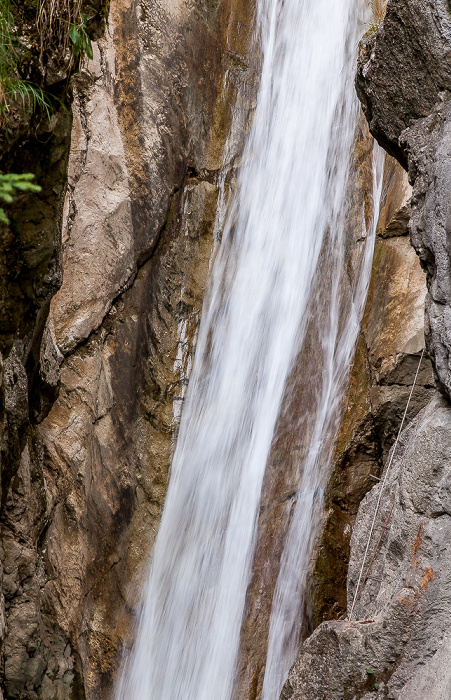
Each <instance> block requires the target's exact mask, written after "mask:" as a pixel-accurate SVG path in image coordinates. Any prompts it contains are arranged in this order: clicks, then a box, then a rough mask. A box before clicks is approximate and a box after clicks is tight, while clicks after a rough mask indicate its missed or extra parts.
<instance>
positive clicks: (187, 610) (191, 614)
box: [116, 0, 377, 700]
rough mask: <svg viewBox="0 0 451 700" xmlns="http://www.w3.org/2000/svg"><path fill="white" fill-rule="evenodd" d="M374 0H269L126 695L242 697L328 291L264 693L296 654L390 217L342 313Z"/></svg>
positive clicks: (277, 683)
mask: <svg viewBox="0 0 451 700" xmlns="http://www.w3.org/2000/svg"><path fill="white" fill-rule="evenodd" d="M365 5H366V0H362V1H361V2H360V3H359V2H356V0H283V1H282V2H281V0H259V1H258V8H257V26H258V30H259V41H260V42H261V47H262V54H263V59H262V72H261V83H260V90H259V95H258V103H257V108H256V112H255V115H254V119H253V123H252V127H251V131H250V134H249V138H248V141H247V145H246V147H245V152H244V154H243V165H242V167H241V169H240V173H239V180H238V186H237V191H236V194H235V197H234V201H233V203H232V204H231V208H230V212H229V215H228V217H227V220H226V223H225V225H224V230H223V234H222V240H221V244H220V246H219V247H218V250H217V251H216V255H215V259H214V263H213V265H212V270H211V275H210V281H209V288H208V291H207V295H206V300H205V303H204V308H203V312H202V320H201V324H200V328H199V336H198V342H197V350H196V356H195V359H194V364H193V369H192V374H191V379H190V383H189V387H188V392H187V396H186V399H185V404H184V407H183V412H182V417H181V423H180V429H179V435H178V440H177V446H176V449H175V453H174V457H173V463H172V468H171V475H170V484H169V489H168V493H167V497H166V502H165V507H164V512H163V516H162V521H161V526H160V531H159V534H158V537H157V540H156V544H155V548H154V552H153V554H152V560H151V563H150V567H149V574H148V578H147V582H146V584H145V590H144V598H143V607H142V612H141V616H140V620H139V625H138V629H137V638H136V643H135V648H134V651H133V653H132V655H131V657H130V659H128V661H127V663H126V667H125V670H124V673H123V674H122V678H121V680H120V682H119V686H118V688H117V691H116V697H117V698H118V699H119V700H147V699H149V700H212V698H213V697H214V698H215V700H231V699H232V697H233V686H234V675H235V668H236V663H237V656H238V650H239V642H240V629H241V624H242V617H243V610H244V605H245V598H246V590H247V587H248V583H249V577H250V569H251V565H252V557H253V553H254V548H255V542H256V529H257V521H258V513H259V504H260V496H261V490H262V482H263V478H264V474H265V468H266V465H267V460H268V455H269V452H270V448H271V444H272V441H273V437H274V430H275V426H276V422H277V419H278V416H279V414H280V411H281V404H282V400H283V397H284V395H285V393H286V385H287V379H288V377H289V375H290V372H291V371H292V369H293V363H294V362H295V360H296V357H297V356H298V353H299V350H300V348H301V347H302V344H303V342H304V339H305V334H306V328H307V324H308V319H309V317H310V315H311V313H312V309H315V308H319V307H318V305H320V307H321V317H322V318H325V319H326V322H325V327H324V331H323V332H322V340H321V347H318V361H321V363H322V371H321V382H320V386H318V390H317V391H316V393H315V395H316V396H317V400H316V401H315V405H316V409H315V416H314V418H313V419H312V421H311V422H310V424H309V436H310V437H309V439H310V447H309V450H308V455H309V456H308V459H307V462H306V463H305V464H304V465H303V477H302V479H303V481H302V484H301V488H300V496H299V497H298V500H297V504H296V507H295V509H294V513H293V517H292V520H291V529H290V532H289V534H288V537H287V540H286V546H285V550H284V554H283V557H282V561H281V569H280V575H279V580H278V583H277V588H276V593H275V596H274V604H273V613H272V616H271V627H270V635H269V646H268V663H267V669H266V676H265V681H264V698H265V700H276V699H277V698H278V693H279V691H280V688H281V685H282V683H283V681H284V678H285V675H286V672H287V669H288V666H289V664H290V663H291V662H292V660H293V655H294V650H295V646H296V641H297V635H296V632H295V631H293V630H295V628H296V620H297V621H299V615H300V608H301V606H302V585H303V583H302V581H301V580H300V577H299V572H300V571H301V570H302V568H303V566H304V564H305V560H306V558H308V556H309V554H310V547H311V542H312V538H313V535H314V528H313V523H314V522H316V520H317V517H316V513H317V512H318V510H319V505H320V502H321V486H322V485H323V484H324V479H325V476H324V474H327V460H328V456H329V455H330V451H331V449H332V448H331V445H332V444H333V440H332V439H329V440H326V439H325V438H326V436H327V437H328V438H331V437H332V438H333V435H334V433H335V430H336V424H337V415H338V408H339V403H340V400H341V398H342V391H343V385H344V381H345V379H346V375H347V371H348V368H349V363H350V361H351V359H352V352H353V347H354V344H355V339H356V334H357V331H358V325H359V321H360V316H361V312H362V308H363V303H364V299H365V294H366V289H367V283H368V277H369V267H370V263H371V255H372V248H371V244H372V233H374V222H372V224H371V227H370V228H372V229H373V231H372V233H371V231H367V230H366V228H365V222H364V221H362V231H361V232H359V236H358V237H361V238H362V239H365V240H364V242H363V248H364V251H365V252H364V254H363V255H362V260H361V263H360V273H357V274H356V276H355V278H356V280H357V281H356V283H355V284H354V286H352V288H351V292H350V294H349V295H348V296H349V299H348V305H347V307H346V309H347V310H346V313H347V317H346V318H345V319H343V318H340V317H339V310H340V309H343V308H344V305H343V303H342V287H343V284H342V279H341V278H342V276H343V275H344V274H346V273H345V271H344V270H345V268H346V263H345V258H344V255H345V247H346V246H345V238H346V235H345V228H346V216H345V214H346V206H347V205H346V197H347V194H348V192H349V177H350V168H351V161H352V148H353V139H354V135H355V132H356V126H357V123H358V117H359V111H358V106H357V100H356V98H355V96H354V89H353V73H354V65H355V54H356V48H357V42H358V37H359V33H361V32H362V27H363V18H364V15H365V9H366V8H365ZM375 180H377V178H375ZM374 194H375V196H376V197H377V191H375V193H374ZM365 241H366V242H365ZM323 269H324V275H323ZM322 278H324V281H327V284H325V285H324V286H321V279H322ZM318 285H319V286H318ZM313 301H314V303H313ZM325 450H326V452H325ZM320 464H323V465H325V468H323V469H322V471H321V469H319V465H320Z"/></svg>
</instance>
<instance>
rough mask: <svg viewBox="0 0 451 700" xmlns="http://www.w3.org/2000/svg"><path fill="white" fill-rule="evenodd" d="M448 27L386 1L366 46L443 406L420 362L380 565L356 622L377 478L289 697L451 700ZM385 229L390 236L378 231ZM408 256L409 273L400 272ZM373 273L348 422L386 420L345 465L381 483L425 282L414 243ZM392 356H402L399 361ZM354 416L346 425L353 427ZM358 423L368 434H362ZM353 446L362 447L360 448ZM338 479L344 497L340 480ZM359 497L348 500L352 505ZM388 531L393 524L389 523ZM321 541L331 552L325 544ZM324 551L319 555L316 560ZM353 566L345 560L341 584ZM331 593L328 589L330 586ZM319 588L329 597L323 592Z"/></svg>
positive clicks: (363, 65)
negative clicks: (404, 184) (334, 602)
mask: <svg viewBox="0 0 451 700" xmlns="http://www.w3.org/2000/svg"><path fill="white" fill-rule="evenodd" d="M450 27H451V11H450V7H449V3H445V2H440V1H439V2H415V1H414V2H412V3H403V2H398V1H397V0H389V2H388V4H387V12H386V16H385V18H384V20H383V21H382V22H381V23H380V25H379V27H378V29H377V32H376V34H375V37H373V38H372V39H371V40H370V41H369V42H368V43H367V44H366V45H364V46H363V47H362V48H361V54H360V61H359V69H358V75H357V81H356V82H357V91H358V94H359V97H360V99H361V101H362V104H363V107H364V111H365V114H366V116H367V119H368V122H369V125H370V129H371V131H372V133H373V134H374V135H375V137H376V138H377V139H378V141H379V142H380V143H381V144H382V145H383V146H384V147H385V148H386V149H387V150H388V152H389V153H391V154H393V155H394V156H395V157H396V158H397V159H398V160H399V161H400V163H402V164H403V165H404V167H406V168H407V167H408V171H409V180H410V182H411V184H412V185H413V192H412V198H411V218H410V223H409V232H410V237H411V241H412V244H413V246H414V247H415V250H416V253H417V254H418V256H419V258H420V262H421V265H422V267H423V269H424V271H425V272H426V283H427V293H426V297H425V307H426V315H425V327H424V332H425V340H426V346H427V349H428V353H429V356H430V358H431V361H432V369H433V371H434V376H435V384H436V386H437V388H438V389H439V391H440V392H441V393H442V394H443V395H444V396H445V397H446V398H443V397H441V396H440V394H439V392H438V391H437V389H435V390H434V389H432V381H431V375H430V369H427V367H424V369H423V370H422V371H421V372H420V375H419V386H418V387H417V389H416V390H415V392H414V394H413V398H412V402H413V403H412V414H413V415H414V414H415V413H416V412H417V411H418V409H419V408H421V406H424V404H425V403H426V402H428V403H427V406H426V407H425V408H423V409H422V410H421V411H420V413H419V414H418V416H417V417H416V418H414V419H413V420H412V422H411V423H410V424H409V426H408V427H407V428H406V429H405V430H404V432H403V434H402V436H401V440H400V445H399V448H398V452H397V454H396V456H395V459H394V462H393V465H392V468H391V471H390V473H389V475H388V478H387V485H386V488H385V490H384V493H383V496H382V499H381V506H380V509H379V511H378V515H377V518H376V527H375V530H374V533H373V535H372V538H371V541H370V546H369V556H368V559H367V563H366V564H365V569H364V572H366V571H367V569H368V566H369V564H370V562H371V559H372V557H373V555H374V560H373V561H372V563H371V567H370V569H369V571H368V575H367V577H366V578H364V585H363V587H361V590H360V589H359V593H358V600H357V604H356V607H355V610H354V611H353V614H352V618H351V619H352V621H349V616H350V614H351V608H352V601H353V598H354V595H355V592H356V586H357V581H358V577H359V573H360V569H361V565H362V559H363V556H364V550H365V548H366V544H367V538H368V536H369V533H370V526H371V522H372V519H373V515H374V510H375V507H376V503H377V499H378V496H379V490H380V489H381V484H380V483H376V485H375V486H373V488H372V489H371V490H370V491H369V492H368V493H367V495H366V496H365V497H364V499H363V501H362V502H361V505H360V507H359V509H358V515H357V519H356V521H355V525H354V526H353V529H352V536H351V528H352V522H349V521H346V518H345V519H344V522H345V527H347V533H348V537H350V550H349V549H348V551H350V561H349V570H348V572H347V591H346V594H345V592H344V590H343V596H342V599H341V615H342V617H345V616H346V615H347V619H345V620H336V621H333V622H332V621H327V622H323V623H322V624H320V625H319V626H318V627H317V628H316V630H315V631H314V632H313V634H312V635H311V636H310V637H309V639H308V640H307V641H306V642H305V643H304V645H303V647H302V648H301V651H300V654H299V657H298V660H297V661H296V663H295V665H294V666H293V668H292V671H291V673H290V676H289V679H288V681H287V683H286V685H285V687H284V690H283V693H282V696H281V697H282V698H284V699H288V698H293V700H294V699H295V698H296V699H300V698H309V700H315V699H316V698H318V700H320V699H321V700H322V698H324V697H327V698H337V700H338V698H340V699H341V698H349V700H351V699H353V698H368V699H369V698H373V697H384V698H387V699H393V700H395V699H402V700H411V699H412V700H414V699H415V698H419V697H421V696H422V697H424V696H425V695H426V696H427V697H430V698H433V699H434V700H435V699H436V698H437V700H438V699H439V698H445V697H448V695H449V694H450V685H449V672H448V671H449V658H450V644H449V639H448V636H449V635H448V626H447V623H446V620H447V616H448V609H449V600H448V599H449V591H450V581H448V578H449V561H448V559H449V556H448V538H449V532H448V529H447V528H448V524H447V518H448V514H447V506H446V501H447V498H448V496H447V491H448V487H447V486H446V485H445V484H447V483H448V480H449V472H450V463H449V445H448V441H449V434H450V420H451V418H450V416H451V414H450V408H449V403H448V401H447V400H446V399H449V396H450V389H451V384H450V365H449V348H450V336H449V326H450V323H449V307H450V300H449V294H448V287H449V281H450V275H449V260H448V258H449V255H448V248H449V242H448V230H447V225H448V209H449V184H450V183H449V172H450V164H449V156H448V151H449V134H448V132H449V126H448V125H449V120H450V116H451V113H450V108H449V97H448V92H447V91H448V90H449V85H450V79H451V69H450V67H449V66H450V64H449V54H450V51H451V34H450ZM388 218H390V217H388ZM378 233H379V235H380V236H382V237H383V234H382V232H381V231H379V232H378ZM387 244H388V247H386V246H387ZM382 246H384V247H382ZM401 260H403V262H402V267H404V266H405V267H404V270H405V272H404V274H402V273H401V267H399V265H400V263H401ZM375 265H379V266H380V267H381V270H382V271H384V270H385V274H386V275H387V277H385V282H383V283H382V284H380V283H378V282H377V281H376V282H375V279H377V278H375V277H374V270H373V281H372V285H371V289H370V295H369V299H368V307H367V313H366V315H365V319H364V323H363V329H362V330H363V334H364V338H365V343H364V344H363V343H362V341H361V345H360V346H359V347H360V349H359V348H358V351H357V357H356V366H358V367H359V368H360V369H359V372H358V373H359V374H360V377H365V372H367V373H368V372H369V375H368V374H367V375H366V376H367V377H373V378H375V379H376V386H375V387H374V386H373V388H372V389H371V390H367V391H365V390H364V389H363V386H362V384H363V385H367V380H364V381H363V382H360V381H357V382H356V384H355V387H354V388H353V384H352V381H351V394H350V397H351V400H350V402H349V404H348V412H350V414H351V416H352V413H353V412H354V413H355V415H354V419H352V420H355V418H356V417H358V416H359V414H360V415H361V416H365V411H367V410H368V408H365V406H366V407H369V406H371V412H373V411H374V409H375V415H376V416H377V414H378V404H379V408H380V410H381V412H380V414H379V418H377V419H376V421H375V423H373V424H372V432H369V433H368V438H365V437H364V434H365V426H366V422H365V421H366V419H364V420H363V421H362V422H361V423H359V420H360V419H358V418H357V423H355V422H354V423H353V425H354V427H353V428H352V430H351V435H353V437H352V439H351V441H350V442H348V443H347V441H346V439H345V441H344V444H345V445H346V444H348V445H349V446H351V449H350V451H349V452H348V453H347V456H346V459H345V461H344V464H346V463H347V466H348V468H349V467H351V468H352V465H353V462H354V460H355V447H357V448H358V449H360V451H361V457H360V458H359V459H357V463H358V462H359V461H360V462H361V463H363V462H364V461H368V472H369V473H372V474H375V476H379V477H380V476H381V475H382V474H383V473H384V472H383V471H381V472H379V471H375V467H376V464H375V463H374V462H373V457H372V449H373V448H374V446H375V445H379V457H378V459H379V460H380V465H381V466H382V465H383V464H385V468H387V467H386V465H387V448H388V447H389V445H390V444H391V443H393V438H394V432H395V430H396V424H397V425H398V426H399V423H400V406H399V405H398V408H396V400H394V397H395V393H396V394H397V395H398V397H399V399H400V400H401V402H402V403H405V399H406V395H407V393H408V385H409V384H410V383H411V381H412V372H414V371H415V364H416V362H415V357H418V351H419V350H420V348H421V346H422V344H423V343H422V338H421V324H419V323H418V321H417V323H416V324H415V323H413V324H411V322H410V321H408V317H409V316H410V318H411V320H413V319H414V318H415V317H416V318H417V319H419V317H420V313H421V306H422V299H423V298H424V288H423V291H421V284H420V278H419V276H418V270H417V271H415V267H414V261H413V259H412V251H409V250H408V245H407V240H406V239H405V238H389V239H388V240H386V241H383V240H382V238H381V239H380V240H379V241H378V243H377V244H376V253H375ZM409 270H410V271H409ZM383 279H384V274H382V277H381V280H383ZM415 280H417V281H415ZM406 283H407V286H409V285H412V289H414V288H415V287H416V288H417V292H414V294H413V296H412V297H411V302H413V303H412V304H411V303H410V302H409V303H408V304H407V308H406V312H404V301H402V299H403V294H402V291H401V288H400V286H399V285H400V284H401V285H404V284H406ZM390 287H392V290H390ZM396 287H398V289H396ZM391 291H393V293H394V296H393V299H395V300H397V301H398V303H399V313H398V314H397V313H396V312H395V310H394V307H393V305H392V304H391V303H390V301H389V298H388V297H391ZM386 295H388V296H386ZM406 298H408V297H406V296H405V295H404V299H406ZM377 299H379V304H381V303H382V304H383V308H384V309H385V311H384V313H380V312H378V308H380V306H379V305H378V304H377V303H375V300H377ZM401 301H402V303H401ZM378 315H379V319H378V318H377V316H378ZM390 316H392V320H390ZM405 321H406V322H407V323H406V329H409V332H408V334H407V335H406V336H405V337H404V341H403V342H404V351H403V350H402V348H401V346H398V347H397V349H396V352H395V353H394V355H393V353H392V352H391V351H390V350H389V351H388V353H387V352H386V351H385V350H382V348H383V346H384V345H386V346H387V348H388V349H389V348H390V347H392V348H393V349H394V348H395V347H396V341H395V343H394V344H393V341H394V338H395V336H396V329H397V328H398V329H399V328H402V326H403V323H404V322H405ZM368 324H369V325H368ZM415 325H416V326H417V328H416V330H415ZM371 327H372V330H371ZM368 331H370V332H369V333H368ZM407 336H410V338H408V337H407ZM402 338H403V333H402V332H401V336H400V339H401V340H402ZM365 346H366V350H365ZM403 352H404V353H405V355H404V358H403ZM392 356H394V357H396V362H395V363H394V364H393V363H392V360H391V357H392ZM359 358H360V359H359ZM354 373H355V370H354ZM402 384H405V390H404V396H403V397H402V393H403V391H399V389H402V386H401V385H402ZM398 392H399V393H398ZM415 394H417V395H416V396H415ZM431 395H432V396H431ZM353 396H354V399H353V398H352V397H353ZM401 397H402V399H401ZM385 401H387V402H388V403H385ZM411 417H412V416H411ZM408 418H409V416H408ZM346 422H347V419H346V418H345V422H344V427H346ZM356 425H360V427H359V428H358V430H357V431H356V432H355V433H354V432H353V431H354V430H355V426H356ZM362 428H363V432H362V433H361V435H360V437H359V432H360V431H361V430H362ZM342 433H343V431H342ZM355 438H357V443H356V444H355V447H352V444H353V439H355ZM384 443H385V447H383V445H384ZM339 446H340V443H339ZM346 449H348V448H346ZM353 453H354V456H353ZM363 471H364V472H365V471H366V470H365V469H364V470H363ZM349 474H351V471H350V472H349ZM343 475H344V476H345V475H346V470H345V471H344V473H343ZM356 476H357V473H356V474H354V475H353V476H352V478H351V482H350V483H352V485H353V486H352V487H351V489H350V493H356V492H354V491H353V489H354V488H355V484H356V483H358V481H359V478H358V476H357V482H356ZM332 483H333V482H332ZM336 485H338V487H339V488H338V494H340V480H338V483H337V484H336ZM345 490H346V489H345ZM365 490H366V489H365ZM350 493H348V494H347V500H346V499H345V501H344V503H346V508H348V505H347V504H348V503H349V495H350ZM362 495H363V493H362V492H361V493H360V495H359V497H358V498H357V501H356V503H355V506H354V507H357V506H358V504H359V501H360V498H361V497H362ZM331 498H332V501H331V502H332V511H331V512H330V513H329V516H328V520H327V525H326V534H327V531H328V529H329V530H330V531H331V535H330V541H332V542H335V541H336V540H338V541H340V538H339V537H337V526H336V525H334V523H337V522H338V523H339V522H340V521H341V520H343V518H341V520H340V517H337V513H338V515H340V511H337V508H336V506H334V505H333V504H334V502H339V500H340V498H341V494H340V497H339V499H338V501H337V498H336V494H334V491H333V490H331ZM351 503H352V499H351ZM331 516H332V517H331ZM385 524H387V529H384V526H385ZM338 534H339V533H338ZM379 540H380V543H379ZM378 543H379V546H378ZM321 546H324V544H322V545H321ZM325 546H326V549H325V552H326V553H327V537H326V540H325ZM332 549H333V548H332ZM345 550H346V548H345ZM345 550H344V551H345ZM321 557H322V550H321V548H320V558H319V563H321ZM331 561H336V559H334V558H332V559H329V560H328V559H327V558H326V559H325V562H326V565H330V563H331ZM326 568H327V566H326ZM324 569H325V567H324V566H323V567H322V568H320V570H319V574H320V575H321V574H323V573H324ZM345 571H346V568H345V566H343V567H342V580H344V574H345ZM326 581H327V577H326ZM327 590H328V589H327V586H326V591H327ZM329 590H330V591H332V584H331V585H330V587H329ZM318 591H319V592H321V587H319V589H318ZM331 599H333V597H331ZM345 606H346V607H345ZM326 617H327V615H326ZM329 617H331V615H329ZM323 619H325V618H324V617H323ZM318 621H320V620H319V619H318Z"/></svg>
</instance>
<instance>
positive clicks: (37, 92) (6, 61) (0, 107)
mask: <svg viewBox="0 0 451 700" xmlns="http://www.w3.org/2000/svg"><path fill="white" fill-rule="evenodd" d="M18 60H19V51H18V42H17V38H16V31H15V23H14V16H13V13H12V10H11V2H10V0H0V112H1V114H2V115H3V116H4V115H5V114H6V112H7V111H8V109H9V106H10V104H11V103H12V102H19V103H20V104H21V105H22V107H23V109H24V110H27V111H29V112H31V111H33V110H35V109H36V108H39V109H42V110H44V111H45V112H46V113H47V115H48V116H50V100H49V97H48V96H47V95H46V93H45V92H44V90H42V88H40V87H39V86H38V85H35V84H34V83H32V82H31V81H29V80H23V79H22V78H21V77H20V75H19V73H18V69H17V63H18Z"/></svg>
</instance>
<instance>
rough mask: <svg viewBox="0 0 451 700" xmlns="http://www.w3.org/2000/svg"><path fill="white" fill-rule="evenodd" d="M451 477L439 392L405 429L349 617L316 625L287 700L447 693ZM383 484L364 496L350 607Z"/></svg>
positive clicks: (450, 423)
mask: <svg viewBox="0 0 451 700" xmlns="http://www.w3.org/2000/svg"><path fill="white" fill-rule="evenodd" d="M450 479H451V408H450V407H449V405H448V403H447V402H446V401H445V400H444V399H443V398H441V397H440V396H439V395H438V394H437V395H436V396H435V397H434V399H433V400H432V401H431V402H430V403H429V405H428V406H427V407H426V408H425V409H423V411H422V412H421V413H420V414H419V415H418V416H417V418H416V419H414V420H413V421H412V423H411V424H410V426H409V427H408V428H407V429H406V430H405V431H404V432H403V434H402V438H401V441H400V445H399V450H398V452H397V456H396V457H395V459H394V462H393V465H392V468H391V471H390V473H389V475H388V478H387V484H386V487H385V489H384V493H383V497H382V499H381V508H380V511H379V513H378V516H377V519H376V528H375V531H374V533H373V536H372V538H371V543H370V548H369V553H370V557H371V556H372V555H373V553H374V552H375V550H376V546H377V542H378V540H379V538H380V535H381V532H382V528H383V525H384V523H385V522H386V519H387V516H388V514H389V513H390V511H391V508H392V505H393V510H392V514H391V517H390V520H389V527H388V529H387V530H386V531H385V534H384V535H383V537H382V540H381V545H380V547H379V549H378V550H377V552H376V555H375V558H374V561H373V564H372V566H371V569H370V572H369V574H368V577H367V579H366V581H365V584H364V586H363V588H362V590H361V593H360V595H359V598H358V602H357V604H356V607H355V610H354V612H353V616H352V621H349V620H347V621H336V622H326V623H323V624H322V625H320V626H319V627H318V628H317V629H316V630H315V632H314V633H313V634H312V635H311V637H310V638H309V639H308V640H307V641H306V642H305V643H304V645H303V647H302V649H301V652H300V654H299V657H298V659H297V661H296V663H295V664H294V666H293V668H292V670H291V672H290V675H289V679H288V681H287V683H286V685H285V688H284V690H283V693H282V696H281V697H282V698H284V699H287V700H288V698H292V700H301V699H302V700H307V699H308V700H323V699H324V698H327V700H351V699H353V698H373V697H374V698H376V697H384V698H386V699H387V700H400V699H401V698H402V700H414V699H415V698H419V697H420V695H421V689H422V688H423V689H424V691H426V690H427V695H424V693H423V695H421V697H426V696H427V697H428V700H443V699H444V698H448V697H449V693H448V689H449V683H450V675H449V668H450V664H451V644H450V634H449V606H450V596H451V594H450V591H451V546H450V541H451V516H450V512H451V509H450V505H451V504H450V499H449V485H450ZM381 488H382V487H381V485H380V484H378V485H377V486H375V487H374V488H373V489H372V490H371V491H370V492H369V493H368V494H367V496H366V497H365V499H364V500H363V502H362V504H361V507H360V510H359V514H358V517H357V521H356V525H355V528H354V532H353V535H352V541H351V551H352V554H351V560H350V566H349V578H348V612H349V613H350V608H351V601H352V600H353V595H354V592H355V587H356V583H357V580H358V576H359V572H360V569H361V564H362V558H363V553H364V549H365V547H366V542H367V538H368V535H369V531H370V524H371V521H372V519H373V514H374V510H375V505H376V501H377V498H378V495H379V490H380V489H381ZM367 568H368V564H366V565H365V569H367ZM368 670H371V671H374V673H371V674H369V673H368ZM375 683H378V684H379V689H378V693H377V694H376V692H374V685H375ZM447 693H448V694H447Z"/></svg>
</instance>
